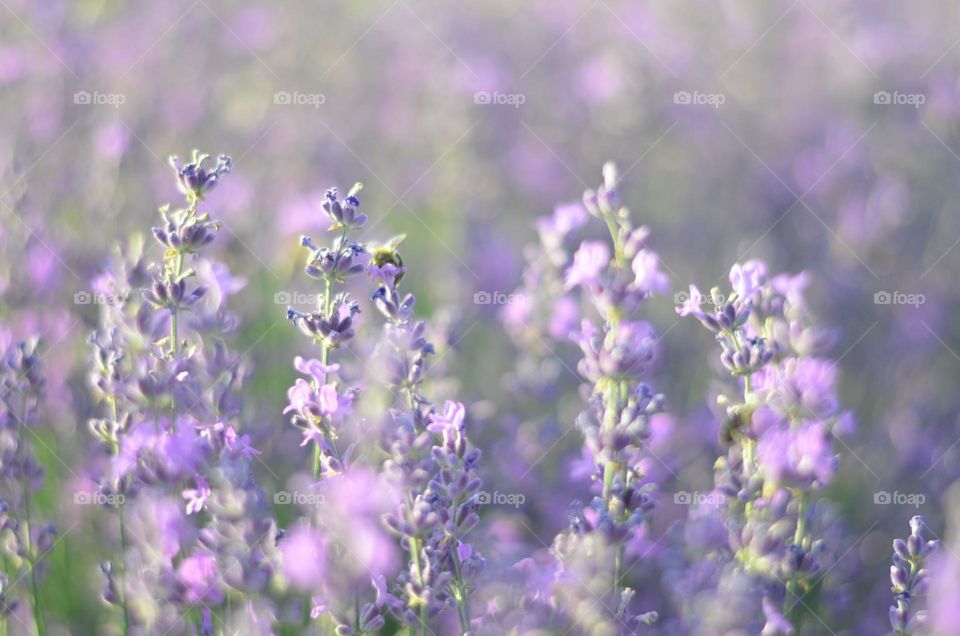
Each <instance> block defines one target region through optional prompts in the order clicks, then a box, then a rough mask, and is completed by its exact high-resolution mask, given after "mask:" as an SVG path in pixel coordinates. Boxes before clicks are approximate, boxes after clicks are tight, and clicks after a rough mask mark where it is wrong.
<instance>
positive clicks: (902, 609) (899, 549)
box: [890, 515, 940, 636]
mask: <svg viewBox="0 0 960 636" xmlns="http://www.w3.org/2000/svg"><path fill="white" fill-rule="evenodd" d="M927 534H928V530H927V524H926V522H925V521H924V520H923V517H922V516H920V515H917V516H915V517H913V518H912V519H910V536H909V537H907V538H906V540H904V539H895V540H894V541H893V565H891V566H890V583H891V591H892V592H893V602H894V603H895V604H894V605H891V606H890V627H891V628H892V629H893V633H894V634H896V636H909V635H910V634H922V633H924V629H925V626H926V621H927V615H926V612H924V611H919V610H917V601H919V600H920V598H921V596H922V595H923V593H924V590H925V588H926V584H927V563H928V560H929V559H930V558H931V557H932V556H933V555H934V553H936V552H937V550H938V549H939V547H940V542H939V541H938V540H935V539H928V538H927Z"/></svg>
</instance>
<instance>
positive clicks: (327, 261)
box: [286, 183, 367, 477]
mask: <svg viewBox="0 0 960 636" xmlns="http://www.w3.org/2000/svg"><path fill="white" fill-rule="evenodd" d="M362 187H363V186H362V185H361V184H359V183H358V184H356V185H354V186H353V188H352V189H351V190H350V192H349V193H348V194H347V196H346V197H345V198H344V200H343V201H341V200H340V199H339V197H338V196H337V190H336V188H331V189H330V190H327V192H326V195H325V199H324V202H323V210H324V212H325V213H326V215H327V217H328V218H329V219H330V220H331V221H332V222H333V224H332V225H331V226H330V228H329V231H331V232H334V233H336V238H335V239H334V240H333V241H332V243H331V245H330V246H329V247H328V246H322V247H320V246H317V245H316V244H315V243H314V242H313V239H311V238H310V237H309V236H303V237H301V239H300V244H301V245H302V246H303V247H305V248H307V249H308V250H310V254H309V256H308V257H307V264H306V267H305V268H304V269H305V271H306V274H307V276H310V277H311V278H313V279H316V280H319V281H321V282H322V283H323V292H322V293H321V294H320V295H318V297H317V308H316V310H314V311H312V312H310V313H303V312H300V311H297V310H296V309H294V308H293V307H288V308H287V318H288V319H289V320H290V321H291V322H293V324H294V325H296V326H297V328H299V329H300V331H302V332H303V333H304V334H306V335H307V336H309V337H310V338H312V339H313V341H314V342H315V343H316V344H318V345H319V346H320V359H319V360H309V361H305V360H303V359H298V362H297V364H296V366H297V368H298V370H299V371H301V372H302V373H306V374H308V375H310V377H311V380H310V382H309V383H308V382H306V381H305V380H298V381H297V384H296V385H295V386H294V387H293V388H292V389H291V390H290V406H289V407H288V408H287V411H286V412H292V413H293V416H292V423H293V425H294V426H296V427H297V428H299V429H301V431H303V436H304V439H303V444H304V445H306V444H312V446H313V475H314V477H320V476H321V475H326V476H329V475H336V474H340V473H342V472H343V469H344V466H343V457H342V456H341V453H340V450H339V449H338V448H337V439H338V438H339V434H338V432H337V424H338V418H337V413H338V411H341V409H340V405H341V404H342V403H344V402H346V403H347V404H349V402H350V401H352V398H353V394H351V393H344V394H341V395H338V388H337V387H338V385H337V383H336V382H332V381H329V380H330V378H332V374H333V373H334V372H336V371H337V369H339V365H336V364H334V365H331V364H330V352H331V351H332V350H334V349H336V348H338V347H340V346H341V345H342V344H344V343H345V342H347V341H348V340H350V339H351V338H353V336H354V329H353V316H355V315H356V314H357V313H359V311H360V306H359V305H358V304H357V303H356V302H355V301H353V300H351V299H350V297H349V295H348V294H347V293H346V292H337V293H334V291H335V289H336V287H337V286H341V285H343V284H344V283H345V282H346V281H347V279H348V278H349V277H351V276H353V275H355V274H358V273H360V272H362V271H363V270H364V262H363V260H362V255H363V254H364V253H365V251H366V250H365V248H364V247H363V245H361V244H360V243H357V242H356V241H353V240H351V239H350V232H352V231H356V230H360V229H362V228H363V225H364V224H365V223H366V220H367V215H366V214H360V213H359V212H358V209H359V207H360V200H359V199H358V198H357V194H359V192H360V190H361V189H362Z"/></svg>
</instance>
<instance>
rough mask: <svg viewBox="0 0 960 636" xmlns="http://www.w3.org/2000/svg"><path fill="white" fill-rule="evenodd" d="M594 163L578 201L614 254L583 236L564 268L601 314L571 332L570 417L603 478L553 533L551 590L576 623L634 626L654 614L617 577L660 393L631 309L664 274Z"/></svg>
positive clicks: (640, 509)
mask: <svg viewBox="0 0 960 636" xmlns="http://www.w3.org/2000/svg"><path fill="white" fill-rule="evenodd" d="M603 172H604V183H603V185H602V186H601V187H600V188H599V189H598V191H597V192H595V193H594V192H587V193H586V194H585V195H584V201H585V205H586V207H587V209H588V210H589V211H590V212H591V214H593V215H594V216H596V217H598V218H600V219H601V220H603V221H605V222H606V224H607V227H608V229H609V231H610V235H611V239H612V242H613V250H612V251H613V259H612V260H611V258H610V256H611V250H610V249H609V248H608V247H607V245H606V244H604V243H596V242H585V243H583V244H581V246H580V249H579V250H578V251H577V255H576V256H575V257H574V262H573V264H572V265H571V266H570V268H569V269H568V270H567V277H566V280H567V284H568V287H573V286H581V287H583V289H584V292H585V294H586V297H587V299H588V300H589V301H590V302H591V303H592V304H593V305H594V306H595V307H596V309H597V310H598V311H599V313H600V316H601V319H602V325H601V326H600V327H597V326H596V325H595V324H594V323H593V322H592V321H590V320H584V321H583V326H582V328H581V331H580V333H579V334H576V339H577V342H578V343H579V345H580V348H581V350H582V352H583V359H582V360H581V361H580V363H579V365H578V370H579V371H580V373H581V374H582V375H583V376H584V378H586V379H587V380H589V381H590V382H591V383H592V389H591V394H590V399H589V402H588V405H587V408H586V410H584V411H583V413H582V414H581V415H580V417H579V418H578V419H577V426H578V427H579V428H580V430H581V431H582V432H583V434H584V438H585V447H586V453H587V454H588V455H589V456H590V457H591V458H592V464H593V471H592V475H591V478H592V479H594V480H596V481H597V482H598V483H599V484H601V485H602V486H601V489H600V492H599V496H596V497H594V499H593V500H592V502H590V504H589V505H584V504H582V503H579V502H573V504H571V507H570V513H569V517H570V528H569V530H568V531H567V532H565V533H563V534H560V535H558V536H557V537H556V539H555V540H554V543H553V548H552V549H553V553H554V554H555V556H556V557H557V559H558V561H559V566H558V574H557V576H558V581H557V585H556V589H555V591H554V594H555V595H556V598H557V600H558V603H559V604H560V606H561V607H571V608H576V609H575V611H573V616H572V620H574V622H575V624H579V625H581V626H583V627H584V628H586V627H587V626H588V625H593V624H603V625H606V626H608V628H609V629H610V630H611V631H616V632H625V633H634V631H635V630H637V629H639V628H640V627H641V626H642V625H647V624H650V623H652V622H654V621H655V620H656V618H657V614H656V612H643V613H638V612H636V610H634V609H633V607H632V605H633V603H632V599H633V596H634V590H633V589H632V588H630V587H628V586H626V585H625V582H624V573H625V572H627V571H629V570H632V569H633V565H632V564H631V563H630V562H629V561H628V557H629V555H628V551H627V546H628V545H629V544H631V543H632V542H633V541H635V540H636V539H637V538H638V537H639V536H641V535H642V533H643V532H644V528H645V527H646V525H647V523H648V521H649V515H650V512H651V510H652V509H653V507H654V499H653V491H654V490H655V488H656V484H654V483H652V482H650V481H648V480H647V476H646V474H645V471H644V469H643V465H644V459H645V456H646V453H647V448H646V441H647V439H648V437H649V435H650V428H649V426H650V417H651V415H653V414H654V413H657V412H658V411H660V410H661V409H662V404H663V396H662V395H655V394H654V393H653V392H652V391H651V389H650V388H649V387H648V386H647V385H646V384H644V383H642V382H641V381H640V379H639V378H640V377H641V376H642V375H643V374H644V372H645V371H646V365H647V364H648V363H649V362H650V361H651V360H652V359H653V352H654V347H655V335H654V332H653V329H652V328H651V326H650V325H649V324H647V323H645V322H641V321H637V320H634V319H633V316H634V314H635V313H636V311H637V309H638V308H639V307H640V306H641V304H642V302H643V301H644V300H646V299H647V298H649V297H650V296H651V295H653V294H655V293H657V292H659V291H662V290H663V288H664V285H665V277H664V276H663V275H662V274H661V273H660V272H659V269H658V260H657V258H656V256H655V255H653V253H652V252H650V251H649V250H647V249H646V248H645V241H646V238H647V236H648V235H649V231H648V230H647V229H646V228H635V227H633V226H632V224H631V222H630V216H629V212H628V210H627V209H626V208H625V207H623V206H622V204H621V203H620V197H619V194H618V191H617V174H616V169H615V168H614V167H613V166H612V164H608V165H606V166H605V167H604V171H603ZM631 260H632V263H633V264H632V265H631Z"/></svg>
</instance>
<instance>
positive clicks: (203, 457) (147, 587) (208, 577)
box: [90, 152, 274, 634]
mask: <svg viewBox="0 0 960 636" xmlns="http://www.w3.org/2000/svg"><path fill="white" fill-rule="evenodd" d="M204 158H205V156H204V155H201V154H199V153H197V152H195V153H194V158H193V161H192V162H191V163H190V164H188V165H186V166H183V167H179V166H178V164H177V162H176V160H175V159H174V160H172V161H171V163H172V164H173V165H174V167H175V169H176V171H177V179H178V186H179V187H180V190H181V192H183V193H184V195H185V198H186V206H185V207H182V208H176V209H171V208H170V206H164V207H163V208H161V210H160V214H161V217H162V219H163V224H162V225H160V226H158V227H155V228H154V229H153V238H154V239H155V240H156V241H157V243H158V244H159V245H160V246H161V247H162V248H163V249H164V250H165V251H164V253H163V262H162V263H150V262H149V261H148V260H147V258H146V253H147V252H146V250H144V248H143V243H142V241H139V240H134V241H131V243H130V244H129V245H128V246H127V247H126V248H125V249H121V250H118V252H117V254H116V256H115V258H114V260H113V262H112V264H111V267H110V268H108V270H107V271H106V272H105V273H104V274H103V275H101V276H100V277H99V278H98V280H97V281H96V283H95V287H96V288H97V289H98V290H100V291H101V292H102V293H109V294H110V297H111V298H115V299H117V302H116V303H113V304H106V305H103V306H102V314H101V326H100V329H98V330H97V331H96V332H95V333H94V334H93V335H92V336H91V338H90V344H91V346H92V349H93V352H94V360H95V365H94V371H93V373H92V374H91V380H92V383H93V385H94V388H95V393H96V395H97V397H99V398H100V399H101V401H103V402H104V403H105V404H106V406H107V407H108V408H107V414H106V416H105V417H102V418H99V419H94V420H92V421H91V423H90V428H91V431H92V432H93V433H94V435H95V436H96V437H97V438H98V439H99V440H100V441H101V442H102V443H103V447H104V451H105V452H106V453H107V454H108V455H109V457H110V463H109V472H108V474H105V475H103V476H101V478H100V480H99V484H100V494H101V495H104V496H107V497H108V498H107V499H106V501H107V503H108V507H109V508H111V509H113V510H114V511H115V512H116V513H117V518H118V526H119V534H120V547H119V553H118V555H117V556H116V558H115V559H114V560H113V561H112V562H109V563H107V564H104V565H103V566H102V568H101V570H102V572H103V574H104V577H105V579H106V587H105V591H104V594H103V598H104V600H105V601H107V602H108V603H110V604H115V605H119V606H120V609H121V611H122V614H123V631H124V633H125V634H126V633H131V631H143V630H147V631H151V630H161V631H163V630H172V629H177V628H178V625H179V623H180V622H181V621H182V620H183V617H184V616H188V617H192V620H194V621H195V622H196V623H197V625H198V627H200V628H203V629H206V627H204V625H206V624H207V623H209V622H210V621H211V620H212V619H211V617H212V616H213V615H214V613H216V614H229V612H226V611H225V608H224V607H222V606H223V605H225V604H228V602H229V601H230V600H244V599H246V598H247V595H249V594H255V593H258V592H260V591H261V590H263V589H264V587H265V585H266V583H267V582H268V580H269V578H270V575H271V570H272V567H273V565H272V563H271V562H270V559H269V558H268V557H267V555H266V548H265V543H266V541H265V540H266V539H267V538H268V536H269V535H271V534H272V533H273V532H274V529H273V523H272V521H271V520H270V519H269V518H268V517H266V515H265V514H264V502H263V496H262V493H261V492H260V491H259V489H258V488H257V486H256V483H255V481H254V479H253V473H252V467H251V466H250V462H251V460H252V459H254V458H255V457H256V456H257V455H258V454H259V451H257V450H256V449H255V448H254V447H253V446H252V445H251V440H250V437H249V435H247V434H241V433H240V432H238V428H239V424H238V423H237V422H236V418H237V417H238V415H239V414H240V412H241V407H242V401H241V400H240V398H239V391H240V388H241V385H242V384H243V381H244V378H245V376H246V368H245V366H244V364H243V359H242V357H240V356H238V355H236V354H235V353H233V352H232V351H230V349H229V348H228V346H227V344H226V342H225V340H224V338H225V337H226V336H228V335H229V334H230V333H231V332H233V331H235V330H236V328H237V326H238V320H237V319H236V317H235V316H234V315H233V314H232V313H230V311H229V310H228V307H227V301H228V299H229V296H230V295H231V294H232V293H234V292H235V291H237V290H238V289H239V288H241V287H242V281H238V280H237V279H234V278H232V277H231V275H230V273H229V271H228V270H227V269H226V267H225V266H223V265H221V264H219V263H216V262H213V261H210V260H208V259H206V258H204V257H203V256H201V255H200V251H201V250H202V249H203V248H205V247H206V246H208V245H210V244H211V242H212V241H213V238H214V236H215V234H216V232H217V230H218V229H219V227H220V224H219V223H218V222H216V221H212V220H211V219H210V217H209V214H208V213H207V212H205V211H201V210H200V209H199V204H200V202H201V201H202V199H203V197H204V195H205V194H206V193H207V192H209V191H210V190H211V189H212V188H213V187H214V186H215V185H216V184H217V183H219V180H220V179H221V178H222V176H223V175H225V174H227V173H228V172H229V170H230V160H229V158H228V157H226V156H221V157H220V158H219V159H218V162H217V167H216V168H215V169H214V170H213V171H211V172H207V171H206V170H205V169H204V168H203V165H202V164H203V161H204ZM137 290H139V291H140V293H139V294H138V293H137ZM145 493H148V494H147V496H144V494H145ZM154 502H156V503H154ZM170 506H176V507H179V508H182V512H179V511H178V512H177V513H176V514H174V513H173V512H172V510H171V508H170ZM152 525H156V526H157V527H159V528H161V529H162V530H161V531H162V532H163V533H164V536H163V538H162V542H163V543H164V544H165V548H164V549H163V550H162V551H161V552H159V553H158V552H157V550H156V547H155V545H156V543H155V542H154V541H148V540H146V537H145V534H147V533H146V531H145V530H144V526H146V527H150V526H152ZM133 526H137V527H138V529H137V530H134V529H133ZM137 564H149V565H150V567H151V569H150V574H149V575H143V576H140V577H133V576H129V575H128V573H129V572H130V571H131V568H132V567H136V566H137ZM214 607H216V608H217V610H216V612H214V610H213V608H214ZM228 618H229V620H233V619H232V617H228Z"/></svg>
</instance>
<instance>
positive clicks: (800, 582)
mask: <svg viewBox="0 0 960 636" xmlns="http://www.w3.org/2000/svg"><path fill="white" fill-rule="evenodd" d="M730 286H731V288H732V291H731V293H730V294H729V295H727V296H724V294H723V293H722V291H721V290H720V289H719V288H714V289H713V290H711V292H710V296H709V302H710V303H711V304H712V305H713V308H712V310H709V311H705V310H704V309H702V304H703V303H704V301H705V300H707V299H705V297H704V296H703V294H701V293H700V291H699V290H698V289H697V288H696V287H695V286H693V285H691V286H690V294H689V297H688V298H686V299H685V300H684V302H683V303H682V305H681V306H680V307H678V308H677V312H678V313H679V314H680V315H682V316H693V317H695V318H697V319H698V320H699V321H700V322H701V324H703V325H704V326H705V327H706V328H707V329H708V330H709V331H710V332H712V333H713V334H715V336H716V339H717V341H718V342H719V343H720V345H721V355H720V361H721V363H722V364H723V366H724V367H725V368H726V369H727V370H728V371H729V372H730V373H731V375H733V376H734V377H737V378H742V390H743V397H742V398H736V399H733V398H730V397H727V396H725V395H721V396H720V398H719V400H718V403H719V404H720V406H721V408H723V409H724V416H723V419H722V422H721V427H720V441H721V444H723V445H724V446H725V447H726V448H727V451H728V452H727V454H726V456H725V457H721V458H720V459H718V461H717V463H716V464H715V468H716V476H715V481H716V486H717V488H718V490H719V491H720V492H721V493H722V494H723V495H725V496H726V497H727V501H728V502H729V503H728V506H727V513H726V514H727V519H726V525H727V528H728V529H729V531H730V540H731V545H732V547H733V549H734V553H735V558H736V562H737V563H738V565H739V568H742V570H743V571H744V572H746V573H747V574H749V575H750V576H751V577H752V578H753V584H752V585H753V588H754V590H755V592H754V593H755V594H756V595H757V596H759V597H760V598H762V603H761V605H762V608H763V613H764V616H765V617H766V627H765V630H766V631H765V633H790V632H789V629H788V627H790V628H791V629H794V628H795V629H799V627H800V623H801V621H802V613H801V610H802V609H804V608H805V607H807V606H808V605H809V604H810V603H811V600H807V598H808V596H810V595H813V594H815V593H817V591H818V589H819V588H817V589H814V588H813V587H812V582H813V581H814V580H815V578H814V577H815V576H816V574H817V573H818V572H819V571H821V570H822V569H825V567H826V566H827V565H829V563H826V562H827V561H828V555H829V553H830V550H831V546H829V545H828V544H827V543H826V542H825V541H824V540H823V539H821V538H817V535H816V534H815V533H816V532H817V530H816V529H820V530H819V531H820V533H823V532H824V531H825V530H824V529H825V528H826V527H827V523H826V517H825V515H827V511H826V508H825V507H823V506H813V502H814V497H815V495H816V493H817V492H818V491H819V490H821V489H822V488H824V487H825V486H826V485H827V484H829V483H830V481H831V480H832V479H833V477H834V475H835V474H836V471H837V467H838V459H837V456H836V452H835V450H834V447H833V438H834V437H835V436H837V435H842V434H845V433H847V432H849V430H850V428H851V417H850V415H849V414H848V413H844V412H842V411H840V409H839V404H838V400H837V398H836V395H835V382H836V375H837V374H836V368H835V365H834V364H833V363H832V362H830V361H828V360H826V359H824V358H817V357H814V356H813V355H812V354H815V353H817V349H810V348H807V347H799V346H798V342H804V343H805V344H807V345H809V344H811V343H817V344H819V345H821V346H824V345H826V344H827V338H824V337H823V336H822V335H821V334H822V332H820V331H819V330H818V329H817V328H816V327H814V326H812V325H811V324H810V322H809V315H808V314H809V312H808V310H807V307H806V305H805V303H804V300H803V296H802V294H801V293H799V292H800V291H801V290H802V287H803V277H802V275H801V276H798V277H788V276H779V277H776V278H774V279H770V278H769V277H768V275H767V267H766V265H765V264H764V263H762V262H760V261H749V262H747V263H744V264H742V265H741V264H737V265H734V266H733V268H732V269H731V271H730ZM735 571H736V570H735ZM780 599H782V603H781V604H782V606H783V612H782V613H781V612H779V611H776V610H775V604H774V602H775V601H777V602H779V601H780Z"/></svg>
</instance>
